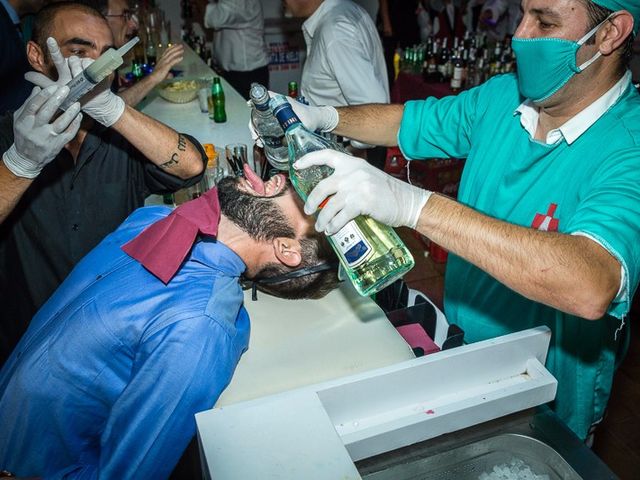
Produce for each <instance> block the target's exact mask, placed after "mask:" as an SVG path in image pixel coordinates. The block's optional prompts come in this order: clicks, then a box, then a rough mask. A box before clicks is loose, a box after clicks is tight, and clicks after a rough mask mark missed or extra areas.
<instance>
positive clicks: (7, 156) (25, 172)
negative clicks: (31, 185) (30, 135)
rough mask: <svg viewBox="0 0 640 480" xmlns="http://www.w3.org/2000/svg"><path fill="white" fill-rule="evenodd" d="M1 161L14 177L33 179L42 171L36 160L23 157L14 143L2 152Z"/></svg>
mask: <svg viewBox="0 0 640 480" xmlns="http://www.w3.org/2000/svg"><path fill="white" fill-rule="evenodd" d="M2 162H3V163H4V166H5V167H7V169H8V170H9V171H10V172H11V173H13V174H14V175H15V176H16V177H21V178H28V179H34V178H36V177H37V176H38V175H39V174H40V172H41V171H42V166H40V165H38V163H37V162H34V161H33V160H29V159H28V158H25V157H23V156H22V155H21V154H20V153H19V152H18V150H17V149H16V144H15V143H14V144H13V145H11V147H9V150H7V151H6V152H4V153H3V154H2Z"/></svg>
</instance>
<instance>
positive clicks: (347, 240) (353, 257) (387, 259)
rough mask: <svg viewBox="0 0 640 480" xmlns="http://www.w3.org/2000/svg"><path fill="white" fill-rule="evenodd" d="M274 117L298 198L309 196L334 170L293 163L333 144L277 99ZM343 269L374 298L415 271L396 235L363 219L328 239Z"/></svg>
mask: <svg viewBox="0 0 640 480" xmlns="http://www.w3.org/2000/svg"><path fill="white" fill-rule="evenodd" d="M271 107H272V109H273V114H274V115H275V116H276V118H277V119H278V121H279V122H280V125H281V126H282V129H283V130H284V131H285V136H286V138H287V144H288V148H289V178H290V179H291V183H292V184H293V187H294V188H295V190H296V192H297V193H298V195H300V197H301V198H302V199H303V200H306V198H307V195H308V194H309V193H310V192H311V190H313V188H314V187H315V186H316V185H317V184H318V183H319V182H320V181H321V180H322V179H324V178H326V177H328V176H329V175H331V174H332V173H333V169H332V168H330V167H327V166H326V165H323V166H313V167H309V168H306V169H304V170H296V169H294V168H293V163H294V162H295V161H296V160H298V159H299V158H300V157H302V156H303V155H305V154H307V153H309V152H313V151H317V150H326V149H332V148H333V146H332V144H331V142H329V141H327V139H325V138H323V137H320V136H318V135H316V134H315V133H313V132H310V131H309V130H307V129H306V128H305V127H304V125H303V124H302V123H301V122H300V119H299V118H298V117H297V116H296V114H295V113H294V112H293V109H292V108H291V105H290V104H289V102H287V100H286V99H285V98H284V97H282V96H278V97H275V98H273V99H272V100H271ZM328 240H329V243H330V244H331V246H332V247H333V249H334V250H335V252H336V254H337V255H338V258H339V259H340V263H341V264H342V267H343V268H344V270H345V271H346V272H347V275H348V276H349V279H350V280H351V282H352V283H353V285H354V287H355V288H356V290H357V291H358V293H360V295H362V296H367V295H372V294H374V293H376V292H378V291H379V290H381V289H382V288H384V287H386V286H387V285H389V284H391V283H392V282H394V281H395V280H397V279H398V278H400V277H402V276H403V275H404V274H405V273H407V272H408V271H409V270H411V268H413V265H414V261H413V257H412V256H411V254H410V253H409V250H408V249H407V247H406V246H405V245H404V244H403V243H402V241H401V240H400V238H399V237H398V235H397V234H396V232H395V231H394V230H393V229H392V228H391V227H388V226H386V225H382V224H380V223H378V222H377V221H375V220H374V219H372V218H370V217H368V216H365V215H361V216H359V217H356V218H355V219H354V220H352V221H350V222H349V223H347V224H346V225H345V226H344V227H343V228H342V229H340V230H339V231H338V232H337V233H335V234H334V235H331V236H329V237H328Z"/></svg>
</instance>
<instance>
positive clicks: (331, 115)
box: [269, 92, 340, 132]
mask: <svg viewBox="0 0 640 480" xmlns="http://www.w3.org/2000/svg"><path fill="white" fill-rule="evenodd" d="M269 95H271V96H274V95H276V94H275V93H273V92H269ZM287 100H288V101H289V103H290V104H291V107H292V108H293V111H294V113H295V114H296V115H297V116H298V118H299V119H300V121H301V122H302V124H303V125H304V126H305V127H307V129H309V130H311V131H312V132H315V131H320V132H332V131H333V130H334V129H335V128H336V127H337V126H338V121H339V120H340V117H339V115H338V111H337V110H336V109H335V108H333V107H330V106H328V105H323V106H320V107H312V106H311V105H305V104H304V103H300V102H298V101H297V100H296V99H294V98H291V97H287Z"/></svg>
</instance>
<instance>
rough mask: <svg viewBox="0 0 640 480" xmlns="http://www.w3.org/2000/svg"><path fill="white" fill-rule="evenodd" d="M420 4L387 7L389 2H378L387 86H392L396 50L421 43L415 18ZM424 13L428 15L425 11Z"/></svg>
mask: <svg viewBox="0 0 640 480" xmlns="http://www.w3.org/2000/svg"><path fill="white" fill-rule="evenodd" d="M421 3H422V2H420V1H418V0H413V1H405V2H395V3H394V4H393V5H389V0H380V25H381V34H382V46H383V48H384V59H385V62H386V65H387V75H388V78H389V85H393V80H394V71H393V56H394V54H395V52H396V49H398V48H402V49H405V48H408V47H412V46H413V45H415V44H417V43H420V41H421V38H420V37H421V35H420V27H419V25H418V17H417V12H418V8H421V9H422V7H421ZM422 10H424V9H422ZM424 13H425V15H428V13H427V12H426V11H425V12H424ZM429 33H431V32H429ZM425 40H426V38H425Z"/></svg>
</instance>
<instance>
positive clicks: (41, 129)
mask: <svg viewBox="0 0 640 480" xmlns="http://www.w3.org/2000/svg"><path fill="white" fill-rule="evenodd" d="M68 94H69V89H68V88H67V87H58V86H57V85H52V86H50V87H47V88H45V89H44V90H41V89H40V87H35V88H34V89H33V91H32V92H31V95H30V96H29V98H28V99H27V101H26V102H24V104H23V105H22V106H21V107H20V108H19V109H18V110H17V111H16V112H15V113H14V114H13V142H14V143H13V145H11V147H10V148H9V150H7V151H6V152H5V153H4V154H3V155H2V160H3V161H4V164H5V165H6V166H7V168H8V169H9V170H10V171H11V172H12V173H13V174H14V175H16V176H18V177H24V178H35V177H37V176H38V174H39V173H40V171H41V170H42V169H43V168H44V166H45V165H46V164H47V163H49V162H50V161H51V160H53V159H54V158H55V157H56V155H58V153H59V152H60V150H62V147H64V146H65V145H66V144H67V143H69V142H70V141H71V139H72V138H73V137H75V136H76V133H78V128H80V121H81V120H82V114H81V113H80V104H79V103H78V102H76V103H74V104H72V105H71V107H69V108H68V109H67V111H66V112H64V113H63V114H62V115H60V116H59V117H58V118H57V119H56V120H55V121H53V122H51V118H52V117H53V115H54V114H55V113H56V112H57V111H58V108H59V107H60V104H61V103H62V102H63V101H64V99H65V98H66V97H67V95H68ZM50 122H51V123H50Z"/></svg>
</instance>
